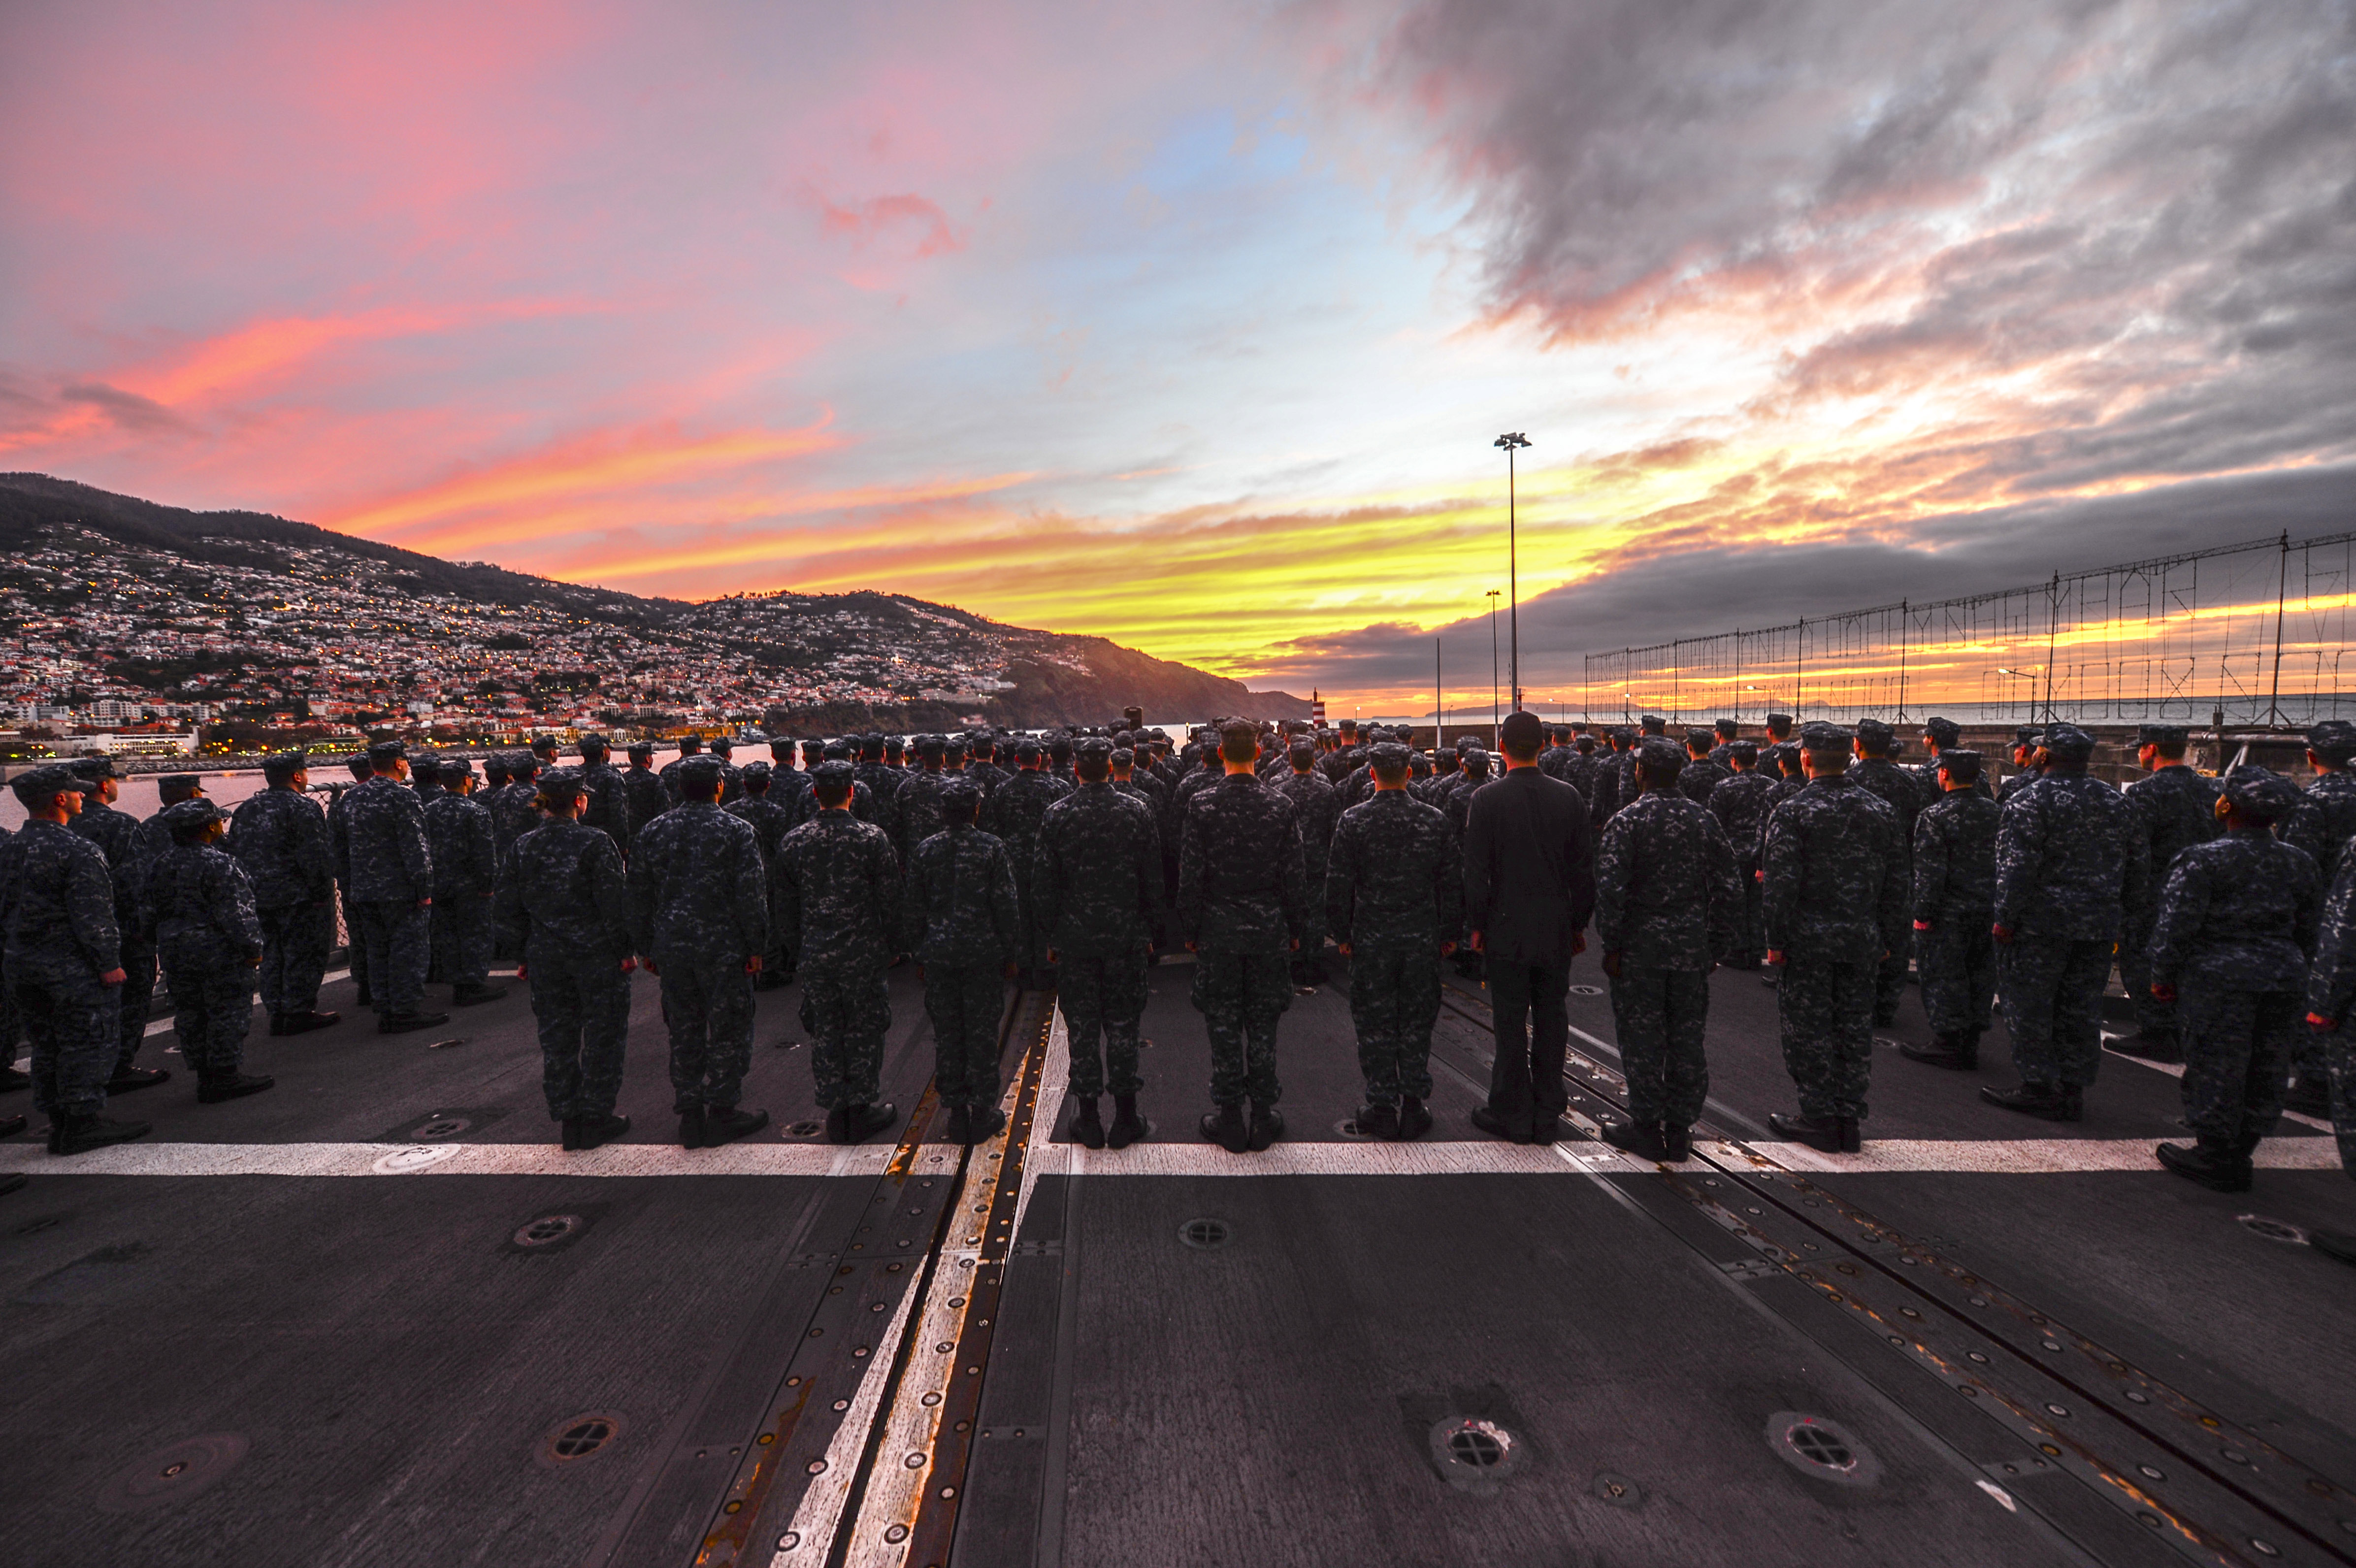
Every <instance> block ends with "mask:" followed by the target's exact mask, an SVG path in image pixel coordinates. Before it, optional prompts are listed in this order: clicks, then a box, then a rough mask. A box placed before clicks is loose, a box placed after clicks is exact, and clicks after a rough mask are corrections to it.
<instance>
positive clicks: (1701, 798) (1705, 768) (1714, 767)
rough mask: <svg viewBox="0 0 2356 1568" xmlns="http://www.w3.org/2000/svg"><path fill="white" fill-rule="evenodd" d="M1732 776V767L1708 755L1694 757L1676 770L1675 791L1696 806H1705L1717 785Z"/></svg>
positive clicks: (1716, 789) (1715, 792) (1715, 790)
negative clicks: (1713, 760) (1711, 759)
mask: <svg viewBox="0 0 2356 1568" xmlns="http://www.w3.org/2000/svg"><path fill="white" fill-rule="evenodd" d="M1733 777H1734V769H1733V768H1729V767H1727V766H1726V765H1725V764H1724V763H1722V762H1712V761H1710V760H1709V759H1708V757H1694V758H1691V759H1689V760H1688V761H1687V763H1686V765H1685V766H1684V767H1683V768H1679V769H1678V770H1677V793H1678V794H1680V795H1683V796H1684V797H1685V798H1686V799H1687V800H1691V801H1692V802H1693V803H1694V804H1695V805H1697V806H1707V805H1708V804H1709V798H1710V797H1711V796H1712V795H1715V794H1717V793H1718V787H1719V785H1721V784H1723V783H1725V782H1726V781H1727V780H1728V779H1731V778H1733Z"/></svg>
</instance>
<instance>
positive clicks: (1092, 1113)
mask: <svg viewBox="0 0 2356 1568" xmlns="http://www.w3.org/2000/svg"><path fill="white" fill-rule="evenodd" d="M1072 1142H1073V1143H1075V1144H1079V1145H1080V1147H1082V1148H1084V1149H1101V1148H1103V1147H1104V1146H1105V1130H1104V1122H1103V1119H1102V1118H1100V1117H1099V1116H1098V1114H1097V1097H1096V1096H1095V1095H1093V1094H1088V1095H1083V1096H1081V1097H1080V1109H1079V1112H1078V1114H1076V1115H1075V1116H1074V1117H1073V1118H1072Z"/></svg>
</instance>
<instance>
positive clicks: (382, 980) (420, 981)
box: [346, 898, 433, 1017]
mask: <svg viewBox="0 0 2356 1568" xmlns="http://www.w3.org/2000/svg"><path fill="white" fill-rule="evenodd" d="M346 908H352V909H357V910H359V917H360V918H359V925H357V926H355V927H354V928H353V929H352V950H353V951H355V952H357V951H359V949H360V948H361V947H362V946H363V945H365V946H366V947H367V949H368V972H369V1000H370V1001H372V1002H373V1003H374V1004H376V1011H377V1015H378V1016H379V1017H382V1016H384V1015H386V1014H389V1013H395V1014H397V1013H414V1012H416V1011H417V1004H418V1003H420V1002H421V1001H423V1000H424V997H425V961H426V957H427V952H428V942H429V940H430V933H431V931H432V929H433V923H432V921H431V920H430V919H429V918H427V916H426V912H425V911H424V910H423V909H421V908H418V907H417V906H416V904H415V903H413V902H412V901H411V900H409V899H406V898H402V899H393V900H384V899H365V900H362V901H361V902H359V903H357V904H352V905H348V906H346Z"/></svg>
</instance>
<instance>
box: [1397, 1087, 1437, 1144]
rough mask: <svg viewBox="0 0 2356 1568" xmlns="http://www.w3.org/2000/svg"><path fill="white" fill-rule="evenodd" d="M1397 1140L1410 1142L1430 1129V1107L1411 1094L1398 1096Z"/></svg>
mask: <svg viewBox="0 0 2356 1568" xmlns="http://www.w3.org/2000/svg"><path fill="white" fill-rule="evenodd" d="M1398 1122H1399V1130H1398V1135H1399V1142H1401V1143H1403V1144H1404V1143H1410V1142H1412V1141H1413V1140H1415V1139H1417V1138H1420V1137H1422V1136H1423V1135H1424V1134H1425V1133H1429V1132H1430V1131H1431V1108H1430V1106H1427V1105H1426V1104H1424V1102H1423V1101H1421V1100H1419V1099H1418V1098H1416V1097H1415V1096H1414V1095H1412V1094H1408V1095H1402V1096H1400V1097H1399V1108H1398Z"/></svg>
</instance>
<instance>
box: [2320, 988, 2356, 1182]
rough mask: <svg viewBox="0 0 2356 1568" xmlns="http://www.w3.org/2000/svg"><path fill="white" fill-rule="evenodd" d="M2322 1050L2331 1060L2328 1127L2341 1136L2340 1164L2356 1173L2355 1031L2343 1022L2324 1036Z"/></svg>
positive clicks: (2354, 1174)
mask: <svg viewBox="0 0 2356 1568" xmlns="http://www.w3.org/2000/svg"><path fill="white" fill-rule="evenodd" d="M2324 1050H2325V1054H2326V1057H2327V1058H2328V1059H2329V1062H2330V1068H2329V1071H2330V1074H2331V1130H2332V1132H2333V1133H2335V1134H2336V1135H2337V1136H2338V1138H2339V1140H2340V1168H2341V1169H2342V1170H2344V1171H2346V1172H2347V1173H2348V1174H2349V1175H2350V1176H2356V1035H2351V1034H2350V1033H2349V1031H2348V1027H2347V1026H2346V1025H2342V1026H2340V1032H2339V1033H2337V1034H2335V1035H2331V1036H2327V1037H2326V1039H2325V1041H2324Z"/></svg>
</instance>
